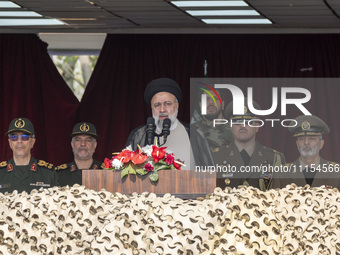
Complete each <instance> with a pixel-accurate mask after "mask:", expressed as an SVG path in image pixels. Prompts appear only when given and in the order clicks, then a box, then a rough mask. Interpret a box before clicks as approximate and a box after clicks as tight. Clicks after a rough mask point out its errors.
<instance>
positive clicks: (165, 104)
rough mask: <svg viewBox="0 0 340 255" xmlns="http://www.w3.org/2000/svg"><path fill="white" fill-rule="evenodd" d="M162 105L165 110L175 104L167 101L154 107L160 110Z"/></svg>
mask: <svg viewBox="0 0 340 255" xmlns="http://www.w3.org/2000/svg"><path fill="white" fill-rule="evenodd" d="M162 104H163V105H164V107H165V108H170V107H171V106H172V105H173V104H174V103H172V102H170V101H165V102H163V103H161V102H157V103H155V104H154V105H153V107H154V108H156V109H160V108H161V106H162Z"/></svg>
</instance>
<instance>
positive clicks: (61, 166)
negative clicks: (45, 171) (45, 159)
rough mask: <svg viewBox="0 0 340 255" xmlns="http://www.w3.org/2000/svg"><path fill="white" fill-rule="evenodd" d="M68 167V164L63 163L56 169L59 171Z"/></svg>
mask: <svg viewBox="0 0 340 255" xmlns="http://www.w3.org/2000/svg"><path fill="white" fill-rule="evenodd" d="M66 168H67V164H62V165H60V166H57V167H56V170H57V171H58V170H61V169H66Z"/></svg>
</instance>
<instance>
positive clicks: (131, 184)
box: [82, 170, 216, 199]
mask: <svg viewBox="0 0 340 255" xmlns="http://www.w3.org/2000/svg"><path fill="white" fill-rule="evenodd" d="M158 175H159V179H158V181H157V182H151V181H150V179H149V176H148V175H145V176H140V175H129V176H125V177H124V178H121V171H116V172H115V171H112V170H83V173H82V184H83V185H84V186H85V187H86V188H89V189H93V190H96V191H99V190H101V189H105V190H107V191H110V192H119V193H123V194H131V193H133V192H137V193H142V192H145V191H147V192H152V193H156V194H157V195H164V194H166V193H171V194H172V195H175V196H177V197H180V198H184V199H189V198H197V197H202V196H203V197H204V196H205V195H206V194H209V193H212V192H213V191H214V189H215V187H216V174H215V173H200V172H196V171H195V170H160V171H158Z"/></svg>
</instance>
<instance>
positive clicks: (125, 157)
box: [115, 150, 136, 163]
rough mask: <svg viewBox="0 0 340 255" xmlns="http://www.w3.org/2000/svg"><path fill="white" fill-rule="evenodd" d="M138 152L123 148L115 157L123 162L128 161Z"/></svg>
mask: <svg viewBox="0 0 340 255" xmlns="http://www.w3.org/2000/svg"><path fill="white" fill-rule="evenodd" d="M135 154H136V153H135V152H133V151H129V150H123V151H122V152H121V153H119V154H118V155H117V156H116V157H115V158H116V159H118V160H120V161H121V162H123V163H128V162H129V161H130V160H131V159H132V157H133V156H134V155H135Z"/></svg>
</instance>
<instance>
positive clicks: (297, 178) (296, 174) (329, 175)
mask: <svg viewBox="0 0 340 255" xmlns="http://www.w3.org/2000/svg"><path fill="white" fill-rule="evenodd" d="M300 165H301V163H300V159H297V160H296V161H295V162H293V163H290V164H287V165H286V167H287V169H289V170H290V172H287V173H284V172H280V173H279V176H277V178H274V180H273V188H284V187H286V186H287V185H288V184H292V183H295V184H296V185H297V186H302V187H303V186H305V185H306V184H307V180H306V178H305V175H304V173H303V171H304V169H302V168H301V167H300ZM313 168H314V169H311V168H309V170H308V171H309V172H310V173H315V175H314V178H313V180H312V183H311V185H310V186H311V187H320V186H322V185H326V186H327V187H332V188H338V189H340V179H339V171H340V165H339V163H335V162H330V161H327V160H325V159H323V158H322V157H320V164H318V165H316V166H313ZM323 171H326V172H323Z"/></svg>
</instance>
